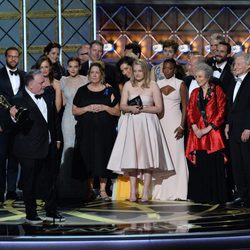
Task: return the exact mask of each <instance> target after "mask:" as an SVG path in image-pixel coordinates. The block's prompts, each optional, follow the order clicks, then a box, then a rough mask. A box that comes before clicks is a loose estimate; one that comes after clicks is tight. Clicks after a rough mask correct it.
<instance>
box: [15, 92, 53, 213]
mask: <svg viewBox="0 0 250 250" xmlns="http://www.w3.org/2000/svg"><path fill="white" fill-rule="evenodd" d="M43 98H44V100H45V102H46V106H47V121H46V120H45V118H44V117H43V115H42V113H41V111H40V110H39V108H38V106H37V104H36V103H35V102H34V101H33V99H32V98H31V96H30V95H29V94H28V93H27V91H26V90H25V89H23V90H22V91H21V92H20V93H19V94H18V95H16V96H15V98H14V99H13V103H14V104H15V105H18V106H22V107H24V108H27V109H28V110H29V112H30V114H29V119H28V120H27V121H26V122H25V123H24V124H22V125H20V126H19V127H17V134H16V136H15V140H14V145H13V152H14V154H15V155H16V157H17V158H18V160H19V161H20V164H21V168H22V171H23V194H24V202H25V207H26V215H27V218H34V217H35V216H36V215H37V213H36V200H35V198H36V184H37V182H38V180H40V181H41V182H39V184H41V185H44V186H43V190H44V193H45V195H44V197H43V198H44V199H45V202H46V205H45V209H46V211H49V212H52V213H53V212H54V211H55V210H56V199H55V181H56V180H55V179H56V175H57V169H56V155H57V151H56V141H57V133H56V127H57V126H56V121H57V119H56V116H57V113H56V108H55V105H54V101H53V100H52V98H51V95H44V97H43ZM17 126H18V124H17ZM39 178H40V179H39ZM39 189H41V186H39Z"/></svg>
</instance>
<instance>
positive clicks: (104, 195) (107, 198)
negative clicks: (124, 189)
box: [100, 190, 111, 201]
mask: <svg viewBox="0 0 250 250" xmlns="http://www.w3.org/2000/svg"><path fill="white" fill-rule="evenodd" d="M100 197H101V199H102V200H103V201H111V199H110V198H109V196H108V195H107V193H106V191H105V190H100Z"/></svg>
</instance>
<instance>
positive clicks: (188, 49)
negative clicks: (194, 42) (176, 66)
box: [178, 44, 191, 53]
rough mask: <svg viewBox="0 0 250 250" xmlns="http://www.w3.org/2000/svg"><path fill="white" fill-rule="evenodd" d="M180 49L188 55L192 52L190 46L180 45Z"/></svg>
mask: <svg viewBox="0 0 250 250" xmlns="http://www.w3.org/2000/svg"><path fill="white" fill-rule="evenodd" d="M178 49H179V51H180V52H181V53H188V52H190V51H191V49H190V46H189V45H188V44H182V45H179V48H178Z"/></svg>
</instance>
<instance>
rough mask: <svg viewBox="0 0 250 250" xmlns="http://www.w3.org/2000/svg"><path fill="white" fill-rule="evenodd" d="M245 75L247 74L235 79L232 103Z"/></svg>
mask: <svg viewBox="0 0 250 250" xmlns="http://www.w3.org/2000/svg"><path fill="white" fill-rule="evenodd" d="M246 75H247V73H246V74H243V75H241V76H238V77H237V82H236V84H235V87H234V93H233V102H234V100H235V98H236V96H237V93H238V91H239V89H240V86H241V83H242V81H243V80H244V78H245V76H246Z"/></svg>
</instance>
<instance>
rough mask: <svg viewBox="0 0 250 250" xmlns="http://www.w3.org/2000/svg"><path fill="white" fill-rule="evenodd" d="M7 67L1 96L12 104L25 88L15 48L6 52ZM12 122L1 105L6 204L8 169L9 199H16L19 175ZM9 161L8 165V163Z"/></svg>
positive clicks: (0, 176)
mask: <svg viewBox="0 0 250 250" xmlns="http://www.w3.org/2000/svg"><path fill="white" fill-rule="evenodd" d="M5 58H6V65H5V66H4V67H3V68H1V69H0V95H3V96H4V97H5V98H6V99H7V101H8V102H9V103H10V104H11V102H12V101H11V100H12V98H13V97H14V96H15V95H16V94H17V93H18V92H19V91H20V90H21V89H22V87H23V86H24V75H25V73H24V72H23V71H22V70H19V69H18V68H17V66H18V62H19V51H18V49H17V48H15V47H9V48H7V49H6V51H5ZM11 124H12V121H11V119H10V115H9V112H8V110H6V109H5V108H4V107H1V105H0V203H1V205H2V204H3V202H4V193H5V191H6V167H7V194H6V198H7V199H14V200H15V199H16V198H17V194H16V182H17V174H18V162H17V159H16V158H15V157H14V156H13V155H12V154H11V151H12V150H11V148H12V143H13V138H14V131H13V130H12V126H11ZM7 161H8V163H7Z"/></svg>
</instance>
